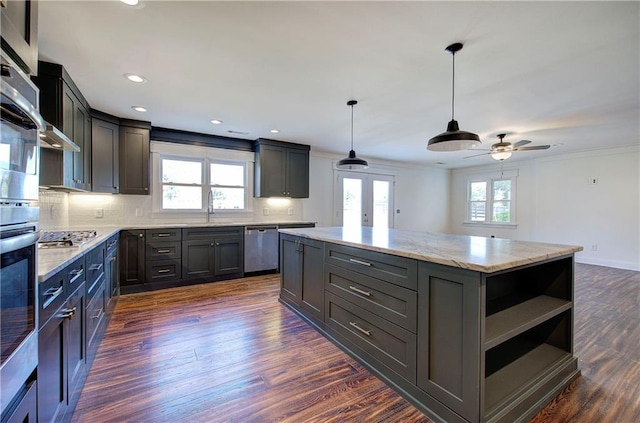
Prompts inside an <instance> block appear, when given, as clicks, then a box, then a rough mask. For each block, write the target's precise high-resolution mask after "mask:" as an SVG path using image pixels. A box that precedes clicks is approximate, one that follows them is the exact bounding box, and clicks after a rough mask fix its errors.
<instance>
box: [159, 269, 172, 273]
mask: <svg viewBox="0 0 640 423" xmlns="http://www.w3.org/2000/svg"><path fill="white" fill-rule="evenodd" d="M169 272H171V269H160V270H158V273H169Z"/></svg>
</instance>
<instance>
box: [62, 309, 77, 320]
mask: <svg viewBox="0 0 640 423" xmlns="http://www.w3.org/2000/svg"><path fill="white" fill-rule="evenodd" d="M60 311H62V314H61V315H60V317H61V318H63V319H71V317H72V316H73V315H74V314H76V308H75V307H74V308H71V309H69V308H65V309H63V310H60Z"/></svg>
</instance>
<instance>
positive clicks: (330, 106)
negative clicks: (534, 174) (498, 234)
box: [39, 1, 640, 168]
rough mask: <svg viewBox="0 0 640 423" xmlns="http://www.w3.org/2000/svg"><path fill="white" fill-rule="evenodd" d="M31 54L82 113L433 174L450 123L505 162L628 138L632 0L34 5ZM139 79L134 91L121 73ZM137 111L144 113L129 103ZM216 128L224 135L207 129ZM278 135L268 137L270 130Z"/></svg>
mask: <svg viewBox="0 0 640 423" xmlns="http://www.w3.org/2000/svg"><path fill="white" fill-rule="evenodd" d="M39 7H40V11H39V49H40V56H41V58H43V59H45V60H49V61H52V62H56V63H60V64H62V65H64V66H65V68H66V69H67V71H68V72H69V73H70V74H71V76H72V78H73V79H74V81H75V82H76V84H77V85H78V86H79V88H80V90H81V91H82V92H83V94H84V95H85V97H86V98H87V100H88V101H89V103H90V104H91V106H92V107H93V108H95V109H98V110H102V111H104V112H107V113H110V114H113V115H116V116H120V117H124V118H131V119H142V120H149V121H151V122H152V124H153V125H154V126H160V127H167V128H175V129H182V130H187V131H195V132H201V133H207V134H215V135H224V136H236V137H238V135H232V134H230V133H229V132H228V131H239V132H246V133H248V135H240V136H239V137H241V138H246V139H256V138H259V137H264V138H273V139H279V140H283V141H291V142H298V143H303V144H310V145H311V146H312V149H314V150H322V151H327V152H333V153H338V154H340V155H346V153H347V152H348V150H349V143H350V133H351V132H350V131H351V130H350V124H351V111H350V108H349V107H348V106H347V105H346V102H347V101H348V100H350V99H355V100H358V105H357V106H355V109H354V116H355V117H354V122H355V123H354V143H355V150H356V152H357V153H358V156H359V157H363V158H365V159H371V160H375V159H390V160H399V161H405V162H412V163H422V164H433V165H436V166H442V167H448V168H453V167H465V166H474V165H481V164H483V163H484V164H486V163H491V162H492V159H491V158H490V156H488V155H487V156H482V157H476V158H471V159H464V157H466V156H469V155H471V154H476V153H475V152H473V151H472V152H469V151H462V152H453V153H450V152H442V153H436V152H431V151H427V150H426V144H427V141H428V140H429V138H431V137H433V136H434V135H436V134H439V133H441V132H443V131H444V130H445V129H446V124H447V122H448V121H449V120H450V118H451V79H452V74H451V64H452V63H451V55H450V54H448V53H446V52H445V51H444V49H445V47H446V46H447V45H449V44H451V43H453V42H458V41H460V42H463V43H464V49H463V50H462V51H461V52H459V53H458V54H456V113H455V117H456V120H458V122H459V123H460V128H461V129H463V130H467V131H471V132H475V133H477V134H479V135H480V137H481V139H482V141H483V148H489V147H490V145H491V144H493V143H494V142H497V139H496V138H495V135H496V134H497V133H500V132H508V133H513V135H510V136H508V137H507V138H506V140H507V141H511V142H515V141H518V140H520V139H529V140H531V141H532V144H530V145H539V144H551V145H553V147H552V148H551V149H549V150H545V151H530V152H519V153H515V154H514V155H513V156H512V158H511V159H509V160H510V161H514V160H518V159H528V158H534V157H543V156H546V155H554V154H564V153H568V152H578V151H585V150H592V149H600V148H608V147H613V146H624V145H634V144H635V145H637V144H638V143H640V130H639V120H640V118H639V117H640V106H639V103H640V101H639V98H640V86H639V81H640V76H639V75H640V73H639V67H640V65H639V63H640V57H639V56H640V31H639V28H640V3H638V2H606V1H605V2H576V1H570V2H477V1H476V2H399V1H388V2H340V1H332V2H308V1H298V2H269V1H259V2H244V1H236V2H213V1H196V2H187V1H146V2H145V3H144V4H143V5H142V7H140V6H138V7H133V8H132V7H129V6H126V5H124V4H123V3H120V2H118V1H100V2H97V1H71V2H60V1H41V2H40V6H39ZM128 72H131V73H138V74H142V75H144V76H145V77H146V78H147V80H148V81H147V82H146V83H144V84H139V85H136V84H133V83H131V82H129V81H127V80H126V79H124V78H123V76H122V75H123V74H124V73H128ZM134 105H143V106H145V107H147V108H148V109H149V110H148V112H146V113H138V112H134V111H133V110H132V109H131V106H134ZM211 119H220V120H223V121H224V123H223V124H222V125H218V126H215V125H212V124H211V123H210V120H211ZM272 128H277V129H279V130H280V131H281V132H280V133H279V134H276V135H274V134H270V133H269V130H270V129H272Z"/></svg>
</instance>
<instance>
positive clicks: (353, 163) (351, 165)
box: [336, 100, 369, 170]
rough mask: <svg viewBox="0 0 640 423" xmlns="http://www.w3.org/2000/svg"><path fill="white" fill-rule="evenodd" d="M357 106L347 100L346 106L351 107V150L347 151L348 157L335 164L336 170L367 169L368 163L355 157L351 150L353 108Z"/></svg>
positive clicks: (352, 101) (353, 101)
mask: <svg viewBox="0 0 640 423" xmlns="http://www.w3.org/2000/svg"><path fill="white" fill-rule="evenodd" d="M356 104H358V102H357V101H356V100H349V101H348V102H347V106H351V150H350V151H349V157H346V158H344V159H342V160H340V161H339V162H338V163H337V164H336V168H338V169H347V170H358V169H366V168H368V167H369V163H367V161H366V160H363V159H359V158H358V157H356V152H355V151H354V149H353V106H355V105H356Z"/></svg>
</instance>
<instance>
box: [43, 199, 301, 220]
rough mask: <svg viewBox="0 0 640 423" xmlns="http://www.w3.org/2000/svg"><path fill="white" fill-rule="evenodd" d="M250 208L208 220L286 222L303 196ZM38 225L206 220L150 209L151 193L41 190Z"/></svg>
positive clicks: (264, 201)
mask: <svg viewBox="0 0 640 423" xmlns="http://www.w3.org/2000/svg"><path fill="white" fill-rule="evenodd" d="M249 201H250V202H251V206H252V211H248V212H244V213H240V214H231V213H215V214H212V215H211V217H210V221H211V222H215V223H227V222H229V223H231V222H234V223H235V222H241V223H244V222H247V223H249V222H251V223H252V222H256V223H260V222H276V221H277V222H287V221H301V220H303V213H302V211H303V210H302V206H303V202H304V200H299V199H284V198H278V199H271V198H250V199H249ZM37 205H38V206H39V207H40V229H43V230H56V229H62V228H77V229H80V228H83V229H92V228H96V227H101V226H128V227H135V226H136V225H157V224H163V223H167V224H179V223H185V224H193V223H203V224H205V223H206V215H205V214H204V213H202V212H196V213H180V212H175V213H166V212H153V197H152V196H150V195H111V194H81V193H66V192H59V191H49V190H42V191H40V198H39V201H38V204H37Z"/></svg>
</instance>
